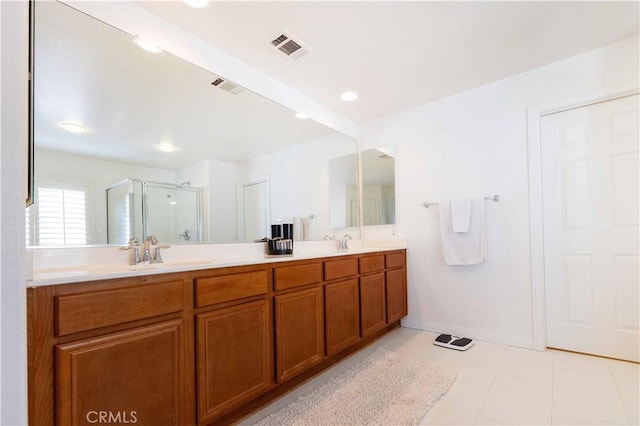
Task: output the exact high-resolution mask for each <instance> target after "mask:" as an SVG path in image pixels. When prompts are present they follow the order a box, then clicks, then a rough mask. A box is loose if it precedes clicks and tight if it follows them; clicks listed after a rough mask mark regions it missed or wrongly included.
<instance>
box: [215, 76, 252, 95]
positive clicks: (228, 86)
mask: <svg viewBox="0 0 640 426" xmlns="http://www.w3.org/2000/svg"><path fill="white" fill-rule="evenodd" d="M211 84H213V85H214V86H216V87H217V88H218V89H222V90H224V91H225V92H229V93H231V94H232V95H237V94H238V93H240V92H242V91H243V90H244V89H243V88H242V87H240V86H238V85H237V84H235V83H232V82H230V81H229V80H225V79H224V78H220V77H218V78H216V79H215V80H214V81H213V82H212V83H211Z"/></svg>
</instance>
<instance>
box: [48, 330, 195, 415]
mask: <svg viewBox="0 0 640 426" xmlns="http://www.w3.org/2000/svg"><path fill="white" fill-rule="evenodd" d="M183 328H184V325H183V320H182V319H180V320H175V321H167V322H164V323H160V324H155V325H152V326H147V327H140V328H136V329H133V330H127V331H123V332H119V333H114V334H110V335H108V336H104V337H98V338H90V339H86V340H82V341H78V342H73V343H66V344H61V345H58V346H56V355H57V356H56V377H57V423H58V425H65V426H66V425H84V424H90V423H98V422H102V423H119V424H122V423H140V424H146V425H154V426H161V425H180V424H182V423H183V419H181V416H182V415H184V413H183V411H184V405H183V400H182V398H181V395H184V393H185V391H186V390H185V389H184V383H185V379H186V378H185V371H184V359H185V354H184V341H183V339H184V330H183Z"/></svg>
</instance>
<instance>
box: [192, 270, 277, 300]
mask: <svg viewBox="0 0 640 426" xmlns="http://www.w3.org/2000/svg"><path fill="white" fill-rule="evenodd" d="M268 287H269V280H268V278H267V271H254V272H243V273H240V274H232V275H221V276H218V277H207V278H198V279H196V307H201V306H207V305H212V304H214V303H220V302H228V301H230V300H236V299H242V298H245V297H251V296H258V295H260V294H265V293H267V291H268Z"/></svg>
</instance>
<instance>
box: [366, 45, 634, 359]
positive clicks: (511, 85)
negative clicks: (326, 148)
mask: <svg viewBox="0 0 640 426" xmlns="http://www.w3.org/2000/svg"><path fill="white" fill-rule="evenodd" d="M638 60H639V58H638V38H632V39H628V40H625V41H622V42H619V43H616V44H614V45H611V46H608V47H606V48H603V49H598V50H595V51H591V52H588V53H585V54H582V55H579V56H575V57H572V58H569V59H566V60H562V61H559V62H555V63H552V64H550V65H547V66H544V67H541V68H537V69H535V70H532V71H529V72H526V73H523V74H520V75H517V76H514V77H510V78H507V79H504V80H500V81H497V82H494V83H491V84H488V85H485V86H482V87H479V88H476V89H473V90H469V91H467V92H464V93H461V94H458V95H455V96H451V97H448V98H445V99H442V100H440V101H437V102H433V103H429V104H425V105H422V106H420V107H417V108H414V109H412V110H409V111H405V112H403V113H400V114H396V115H393V116H390V117H386V118H384V119H381V120H379V121H376V122H372V123H368V124H367V125H366V126H364V128H363V131H362V141H361V144H362V148H363V149H366V148H370V147H375V146H380V145H387V144H395V146H396V178H397V180H396V199H397V220H398V225H397V227H396V230H397V232H398V233H399V234H400V236H404V237H406V238H407V244H408V280H409V316H408V317H407V318H406V319H405V320H404V321H403V324H404V325H406V326H410V327H416V328H420V329H425V330H432V331H437V332H453V333H459V334H462V335H467V336H469V337H473V338H477V339H481V340H488V341H494V342H500V343H505V344H511V345H518V346H525V347H533V332H532V327H533V324H532V283H531V278H530V267H531V264H530V250H529V243H530V238H529V205H528V197H529V194H528V172H527V167H528V162H527V108H550V107H559V106H565V105H568V104H572V103H576V102H579V101H585V100H589V99H595V98H599V97H602V96H606V95H609V94H614V93H618V92H622V91H626V90H629V89H635V88H637V87H638V86H639V81H638V79H639V77H638V75H639V69H638ZM493 194H500V197H501V200H500V202H499V203H492V202H487V205H486V212H487V226H488V245H489V260H488V262H487V263H485V264H483V265H478V266H466V267H449V266H446V265H445V263H444V259H443V257H442V254H441V250H440V237H439V228H438V220H439V219H438V214H439V212H438V208H437V207H431V208H429V209H425V208H424V207H423V206H422V203H423V202H424V201H437V200H439V199H443V198H454V197H465V196H487V195H493ZM366 235H367V233H366V232H365V236H366Z"/></svg>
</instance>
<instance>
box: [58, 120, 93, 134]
mask: <svg viewBox="0 0 640 426" xmlns="http://www.w3.org/2000/svg"><path fill="white" fill-rule="evenodd" d="M60 127H62V128H63V129H65V130H66V131H67V132H71V133H84V132H86V131H87V128H86V126H83V125H82V124H78V123H72V122H70V121H65V122H64V123H60Z"/></svg>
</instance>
